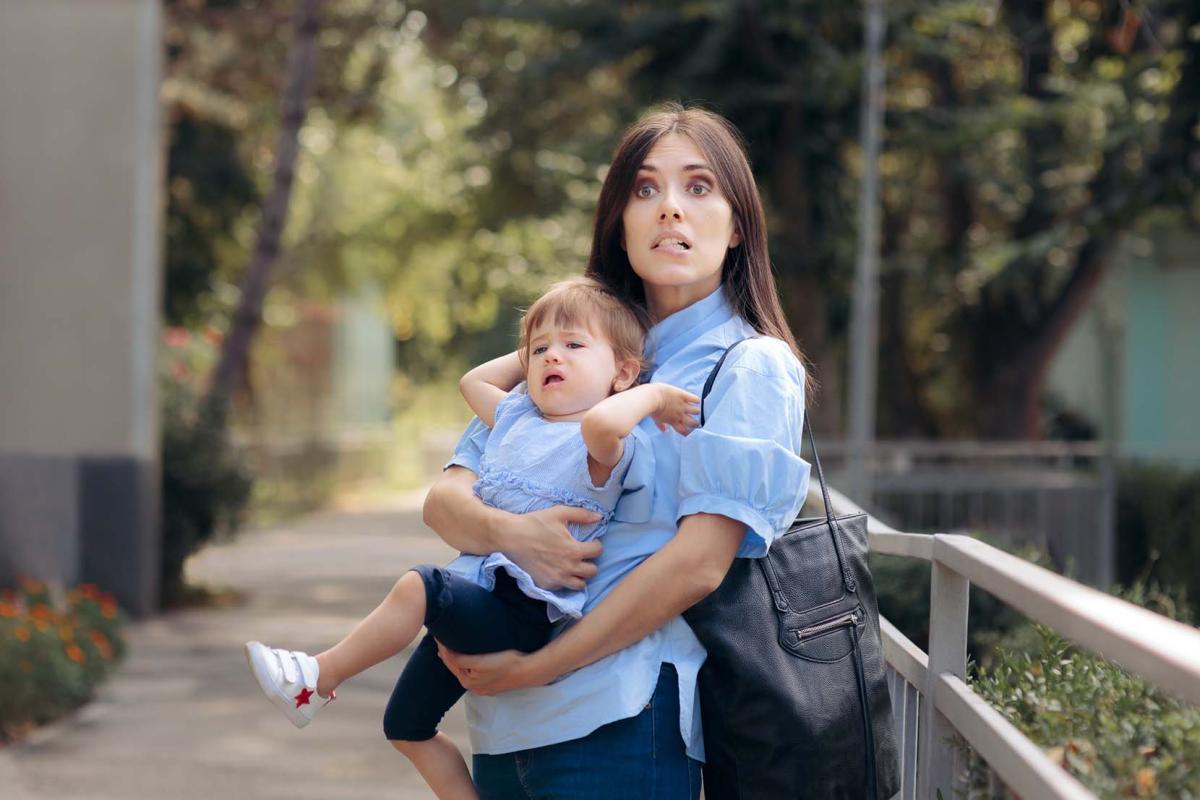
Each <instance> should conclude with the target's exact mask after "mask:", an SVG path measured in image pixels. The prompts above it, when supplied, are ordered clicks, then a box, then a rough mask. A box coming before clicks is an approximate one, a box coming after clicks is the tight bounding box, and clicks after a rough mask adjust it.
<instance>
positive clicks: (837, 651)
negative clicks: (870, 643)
mask: <svg viewBox="0 0 1200 800" xmlns="http://www.w3.org/2000/svg"><path fill="white" fill-rule="evenodd" d="M781 623H782V624H781V626H780V635H779V644H780V646H781V647H782V648H783V649H784V650H786V651H787V652H789V653H791V654H792V655H794V656H797V657H798V658H803V659H805V660H806V661H816V662H820V663H826V664H828V663H833V662H836V661H841V660H842V659H844V658H845V657H846V656H848V655H850V654H851V653H853V652H854V651H855V650H856V649H857V645H858V640H859V639H860V638H861V637H862V633H863V629H864V628H865V627H866V623H867V615H866V613H865V612H864V611H863V609H862V606H855V607H854V608H853V609H851V610H850V611H847V612H844V613H840V614H837V615H835V616H832V617H829V618H828V619H824V620H820V621H819V622H816V623H813V624H809V625H804V626H803V627H800V626H796V625H794V624H787V623H786V622H784V621H783V620H781ZM847 632H849V634H850V635H849V636H848V635H846V634H847ZM852 638H853V640H852Z"/></svg>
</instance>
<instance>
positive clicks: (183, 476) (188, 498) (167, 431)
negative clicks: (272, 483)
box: [159, 328, 251, 606]
mask: <svg viewBox="0 0 1200 800" xmlns="http://www.w3.org/2000/svg"><path fill="white" fill-rule="evenodd" d="M166 339H167V341H166V345H167V346H166V348H164V352H163V366H164V369H163V370H162V372H161V374H160V380H159V387H160V391H161V392H162V401H163V402H162V447H161V457H162V590H161V591H162V602H163V605H168V606H169V605H172V604H174V603H177V602H178V601H179V600H180V599H181V598H182V595H183V590H184V588H185V587H184V582H183V564H184V561H185V560H186V559H187V557H188V556H190V555H191V554H192V553H194V552H196V551H197V550H199V549H200V548H201V547H203V546H204V545H205V544H206V543H207V542H208V541H209V540H211V539H212V538H213V537H214V536H216V535H217V534H219V533H222V532H225V533H229V532H232V531H234V530H236V528H237V525H238V522H239V520H240V519H241V514H242V511H243V510H244V508H245V506H246V502H247V500H248V499H249V497H250V489H251V481H250V478H249V475H248V472H247V470H246V468H245V465H244V464H243V463H242V461H241V459H240V458H239V457H238V456H237V454H236V453H235V452H234V451H233V450H232V449H231V447H230V446H229V444H228V442H227V441H226V438H225V435H224V432H223V431H222V430H221V429H220V428H219V427H217V426H215V425H214V424H213V423H212V422H211V421H210V420H207V419H206V418H205V417H203V416H202V415H201V414H200V412H199V394H198V392H197V386H198V385H199V384H200V383H201V379H200V378H199V377H198V376H199V375H201V374H203V371H202V370H201V369H198V368H197V367H196V365H197V364H204V363H210V362H211V361H212V360H213V359H214V357H215V356H214V353H213V348H212V344H211V342H207V341H206V340H204V339H203V338H201V337H193V336H191V335H190V334H189V333H188V332H187V331H185V330H183V329H179V328H174V329H168V331H167V335H166Z"/></svg>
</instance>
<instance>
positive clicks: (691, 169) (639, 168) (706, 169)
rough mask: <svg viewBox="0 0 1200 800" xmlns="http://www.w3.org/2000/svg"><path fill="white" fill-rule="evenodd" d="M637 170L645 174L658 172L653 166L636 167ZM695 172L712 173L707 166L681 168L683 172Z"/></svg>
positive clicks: (693, 165)
mask: <svg viewBox="0 0 1200 800" xmlns="http://www.w3.org/2000/svg"><path fill="white" fill-rule="evenodd" d="M638 170H639V171H645V172H658V167H656V166H654V165H653V164H642V165H641V166H640V167H638ZM696 170H704V171H705V172H712V167H710V166H708V165H707V164H686V165H685V166H684V168H683V171H684V172H695V171H696Z"/></svg>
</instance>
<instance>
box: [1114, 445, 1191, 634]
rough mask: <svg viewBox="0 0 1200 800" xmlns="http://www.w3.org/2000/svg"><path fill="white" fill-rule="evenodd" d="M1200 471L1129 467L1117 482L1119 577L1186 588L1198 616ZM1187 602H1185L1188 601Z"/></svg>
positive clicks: (1125, 468) (1139, 464)
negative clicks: (1197, 566) (1147, 580)
mask: <svg viewBox="0 0 1200 800" xmlns="http://www.w3.org/2000/svg"><path fill="white" fill-rule="evenodd" d="M1198 563H1200V469H1185V468H1182V467H1175V466H1170V465H1167V464H1146V463H1131V464H1128V465H1126V466H1125V467H1123V468H1122V469H1121V471H1120V474H1119V476H1118V479H1117V576H1118V580H1120V581H1121V582H1122V583H1131V582H1134V581H1135V580H1137V579H1139V578H1142V579H1149V580H1153V581H1157V582H1158V583H1161V584H1163V585H1168V586H1180V587H1183V588H1185V589H1186V593H1187V597H1188V598H1190V600H1191V605H1190V609H1191V613H1192V614H1194V615H1200V570H1197V568H1196V565H1197V564H1198ZM1184 602H1186V600H1185V601H1184Z"/></svg>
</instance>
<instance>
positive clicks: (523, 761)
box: [472, 664, 700, 800]
mask: <svg viewBox="0 0 1200 800" xmlns="http://www.w3.org/2000/svg"><path fill="white" fill-rule="evenodd" d="M472 772H473V774H474V779H475V786H476V787H477V788H478V789H479V796H480V800H697V798H699V797H700V762H698V761H694V760H692V759H690V758H688V756H687V753H686V752H684V745H683V737H682V736H680V734H679V679H678V676H677V675H676V674H675V668H674V667H673V666H671V665H670V664H663V665H662V670H661V671H660V672H659V676H658V686H657V687H655V689H654V695H653V696H652V697H651V698H650V703H649V704H648V705H647V706H646V708H645V709H643V710H642V712H641V713H640V714H638V715H637V716H635V717H630V718H629V719H622V720H617V721H616V722H611V723H609V724H608V725H604V726H602V727H600V728H597V729H596V730H594V731H592V732H591V733H590V734H588V735H587V736H584V737H583V738H582V739H574V740H572V741H569V742H561V743H559V744H552V745H547V746H546V747H538V748H534V749H532V750H521V751H518V752H516V753H505V754H503V755H480V754H477V755H475V757H474V768H473V770H472Z"/></svg>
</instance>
